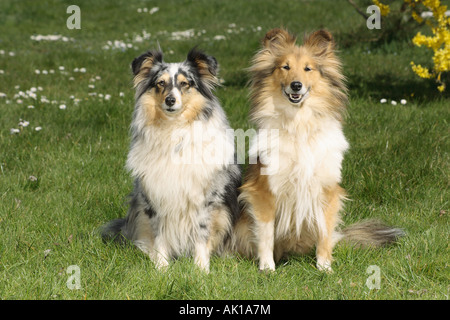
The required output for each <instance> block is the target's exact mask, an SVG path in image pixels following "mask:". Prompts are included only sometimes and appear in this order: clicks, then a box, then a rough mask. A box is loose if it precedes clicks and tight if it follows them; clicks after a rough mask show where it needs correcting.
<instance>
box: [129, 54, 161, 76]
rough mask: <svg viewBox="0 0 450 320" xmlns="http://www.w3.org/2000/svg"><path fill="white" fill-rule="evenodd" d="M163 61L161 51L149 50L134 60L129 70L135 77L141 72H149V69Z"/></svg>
mask: <svg viewBox="0 0 450 320" xmlns="http://www.w3.org/2000/svg"><path fill="white" fill-rule="evenodd" d="M162 61H163V53H162V51H161V50H150V51H148V52H146V53H144V54H142V55H140V56H139V57H137V58H135V59H134V60H133V62H132V63H131V70H132V71H133V74H134V75H135V76H136V75H138V74H139V73H140V72H141V71H150V69H151V68H152V67H153V66H154V65H155V64H156V63H158V62H162Z"/></svg>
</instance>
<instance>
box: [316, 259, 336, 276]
mask: <svg viewBox="0 0 450 320" xmlns="http://www.w3.org/2000/svg"><path fill="white" fill-rule="evenodd" d="M316 265H317V269H318V270H319V271H322V272H326V273H333V269H332V268H331V261H330V260H326V259H320V258H319V259H317V264H316Z"/></svg>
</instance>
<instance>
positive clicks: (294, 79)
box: [234, 29, 402, 271]
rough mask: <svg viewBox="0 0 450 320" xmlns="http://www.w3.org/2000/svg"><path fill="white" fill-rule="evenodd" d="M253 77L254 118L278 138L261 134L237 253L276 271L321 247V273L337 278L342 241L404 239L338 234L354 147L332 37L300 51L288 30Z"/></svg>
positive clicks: (270, 43)
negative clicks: (346, 163) (283, 261)
mask: <svg viewBox="0 0 450 320" xmlns="http://www.w3.org/2000/svg"><path fill="white" fill-rule="evenodd" d="M249 71H250V73H251V80H250V85H251V95H250V97H251V102H252V107H251V112H250V118H251V120H252V121H253V123H255V124H256V126H257V128H258V130H259V132H262V130H263V129H264V130H265V131H264V132H265V133H267V131H268V130H270V131H271V132H273V130H274V129H275V130H276V132H277V134H276V135H274V134H272V135H271V136H269V137H268V138H267V136H265V137H263V136H262V135H261V134H260V133H258V134H257V136H256V139H255V140H257V141H258V142H257V143H256V142H254V143H253V148H251V149H250V158H252V157H253V158H255V159H257V162H256V163H253V164H250V165H249V168H248V172H247V174H246V177H245V179H244V184H243V185H242V187H241V189H240V190H241V194H240V202H241V203H242V204H243V206H244V210H243V214H242V216H241V217H240V219H239V220H238V222H237V225H236V228H235V239H234V241H235V243H234V245H235V250H237V251H238V252H240V253H241V254H244V255H247V256H250V257H257V258H258V259H259V269H260V270H275V262H276V261H278V260H279V259H280V258H282V257H283V256H285V255H286V254H289V253H307V252H309V251H310V250H311V249H312V248H313V247H315V248H316V257H317V267H318V269H320V270H325V271H331V261H332V250H333V246H334V245H335V244H336V242H337V241H339V240H341V239H343V238H344V239H347V240H353V241H354V242H356V243H358V244H362V245H381V244H385V243H389V242H391V241H393V240H394V239H395V238H396V237H397V236H399V235H401V233H402V232H401V230H399V229H395V228H389V227H385V226H384V225H383V224H381V223H378V222H376V221H366V222H361V223H359V224H355V225H353V226H350V227H349V228H347V229H345V230H343V231H338V230H337V226H338V224H339V222H340V218H339V212H340V211H341V209H342V202H343V200H344V199H345V191H344V190H343V188H342V187H341V186H340V182H341V163H342V160H343V157H344V153H345V152H346V150H347V149H348V147H349V144H348V142H347V140H346V138H345V136H344V133H343V130H342V115H343V113H344V111H345V109H346V104H347V89H346V86H345V84H344V81H345V78H344V75H343V74H342V71H341V62H340V60H339V59H338V58H337V56H336V54H335V43H334V41H333V38H332V36H331V34H330V33H329V32H327V31H324V30H319V31H316V32H314V33H312V34H310V35H308V36H306V37H305V39H304V41H303V45H301V46H298V45H297V44H296V37H294V36H293V35H292V34H290V33H289V32H288V31H286V30H283V29H273V30H271V31H269V32H268V33H267V34H266V36H265V38H264V39H263V44H262V48H261V50H260V51H259V52H257V53H256V55H255V56H254V58H253V61H252V65H251V67H250V68H249ZM261 141H264V142H265V143H261ZM255 145H256V146H255Z"/></svg>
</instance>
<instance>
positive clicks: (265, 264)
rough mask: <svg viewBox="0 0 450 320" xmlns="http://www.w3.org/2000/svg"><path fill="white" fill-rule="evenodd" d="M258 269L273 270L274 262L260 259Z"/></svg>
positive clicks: (262, 270) (263, 270)
mask: <svg viewBox="0 0 450 320" xmlns="http://www.w3.org/2000/svg"><path fill="white" fill-rule="evenodd" d="M259 271H261V272H273V271H275V262H274V261H273V260H272V261H260V262H259Z"/></svg>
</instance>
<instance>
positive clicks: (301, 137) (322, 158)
mask: <svg viewBox="0 0 450 320" xmlns="http://www.w3.org/2000/svg"><path fill="white" fill-rule="evenodd" d="M295 116H296V117H299V118H300V119H299V120H300V121H296V122H292V123H296V124H297V126H296V127H289V125H287V126H286V125H285V126H280V124H279V123H276V122H278V121H280V119H274V120H273V122H274V123H272V124H271V123H270V122H268V123H267V124H268V126H269V127H272V128H281V129H278V134H270V133H267V134H268V136H270V138H269V139H268V142H267V144H266V146H264V145H262V146H261V143H260V145H259V156H260V161H261V162H262V163H263V164H266V165H267V169H266V170H267V171H266V173H267V174H268V180H269V187H270V189H271V191H272V193H273V194H274V195H276V207H277V213H276V223H275V228H276V229H275V235H276V237H280V238H283V237H285V236H288V235H292V232H294V233H295V236H297V237H299V236H300V232H301V230H302V227H303V224H304V223H305V222H306V223H307V226H308V228H309V229H310V231H311V232H313V233H316V232H318V233H319V234H323V232H325V231H326V224H325V218H324V214H323V210H322V207H323V201H324V198H323V189H324V187H325V188H326V187H327V186H330V187H331V186H333V185H335V184H336V183H339V182H340V181H341V163H342V160H343V156H344V152H345V151H346V150H347V149H348V146H349V145H348V142H347V140H346V139H345V137H344V134H343V132H342V126H341V124H340V122H339V121H337V120H335V119H332V118H316V116H314V115H313V113H312V112H311V111H310V110H308V109H307V108H305V109H304V110H300V111H299V112H297V114H296V115H295ZM297 120H298V119H297ZM275 133H276V132H275ZM265 134H266V133H265ZM258 138H259V139H258V140H259V142H260V140H261V131H260V133H259V134H258Z"/></svg>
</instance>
